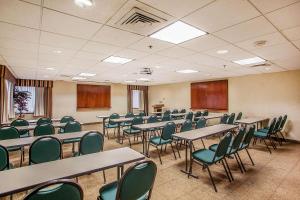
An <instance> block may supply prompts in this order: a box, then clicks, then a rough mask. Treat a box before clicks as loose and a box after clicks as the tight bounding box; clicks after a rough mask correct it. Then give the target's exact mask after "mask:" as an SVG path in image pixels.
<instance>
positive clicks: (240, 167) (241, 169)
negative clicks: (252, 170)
mask: <svg viewBox="0 0 300 200" xmlns="http://www.w3.org/2000/svg"><path fill="white" fill-rule="evenodd" d="M233 155H234V157H235V160H236V162H237V164H238V166H239V169H240V171H241V173H242V174H243V173H244V171H243V168H242V166H241V164H240V162H239V160H238V158H237V156H236V155H235V154H233Z"/></svg>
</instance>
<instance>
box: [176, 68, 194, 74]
mask: <svg viewBox="0 0 300 200" xmlns="http://www.w3.org/2000/svg"><path fill="white" fill-rule="evenodd" d="M176 72H177V73H182V74H191V73H197V72H198V71H196V70H193V69H184V70H177V71H176Z"/></svg>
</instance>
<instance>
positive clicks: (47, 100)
mask: <svg viewBox="0 0 300 200" xmlns="http://www.w3.org/2000/svg"><path fill="white" fill-rule="evenodd" d="M44 110H45V111H44V112H45V116H46V117H50V118H52V87H47V88H45V89H44Z"/></svg>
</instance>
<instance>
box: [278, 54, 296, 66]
mask: <svg viewBox="0 0 300 200" xmlns="http://www.w3.org/2000/svg"><path fill="white" fill-rule="evenodd" d="M273 62H274V63H276V64H277V65H279V66H281V67H284V68H286V69H300V55H298V56H292V57H286V58H284V59H278V60H273Z"/></svg>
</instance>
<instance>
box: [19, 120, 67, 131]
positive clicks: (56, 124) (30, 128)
mask: <svg viewBox="0 0 300 200" xmlns="http://www.w3.org/2000/svg"><path fill="white" fill-rule="evenodd" d="M66 124H67V123H59V122H55V123H52V125H53V126H54V127H55V128H64V127H65V126H66ZM14 127H15V128H16V129H18V130H19V131H22V130H29V131H30V130H34V129H35V127H37V125H36V124H29V126H14Z"/></svg>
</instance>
